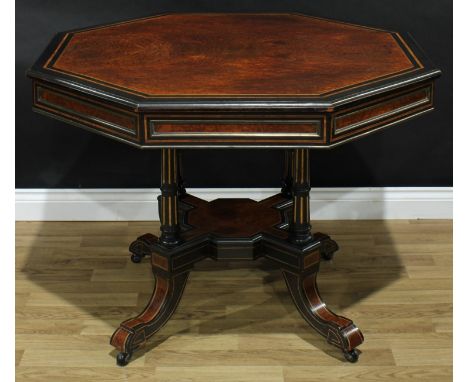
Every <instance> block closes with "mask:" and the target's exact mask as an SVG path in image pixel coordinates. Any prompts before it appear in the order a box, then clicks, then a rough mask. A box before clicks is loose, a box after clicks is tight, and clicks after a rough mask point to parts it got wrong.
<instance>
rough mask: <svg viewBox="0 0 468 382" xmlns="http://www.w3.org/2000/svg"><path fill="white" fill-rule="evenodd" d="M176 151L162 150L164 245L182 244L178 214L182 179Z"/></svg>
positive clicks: (161, 197)
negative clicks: (180, 180) (180, 181)
mask: <svg viewBox="0 0 468 382" xmlns="http://www.w3.org/2000/svg"><path fill="white" fill-rule="evenodd" d="M178 159H179V158H178V155H177V150H176V149H162V150H161V196H160V197H159V198H158V206H159V217H160V221H161V236H160V237H159V241H160V242H161V244H164V245H168V246H171V245H176V244H178V243H179V242H180V237H179V234H180V226H179V216H178V215H179V214H178V194H179V179H180V178H181V175H180V171H179V166H178Z"/></svg>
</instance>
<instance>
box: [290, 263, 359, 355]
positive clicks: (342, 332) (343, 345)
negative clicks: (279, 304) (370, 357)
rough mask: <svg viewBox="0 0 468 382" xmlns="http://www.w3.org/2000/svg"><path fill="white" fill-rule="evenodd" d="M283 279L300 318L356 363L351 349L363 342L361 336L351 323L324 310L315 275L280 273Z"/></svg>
mask: <svg viewBox="0 0 468 382" xmlns="http://www.w3.org/2000/svg"><path fill="white" fill-rule="evenodd" d="M283 276H284V278H285V280H286V284H287V286H288V289H289V292H290V293H291V296H292V299H293V301H294V303H295V304H296V307H297V309H298V310H299V312H300V313H301V314H302V316H303V317H304V319H305V320H306V321H307V322H308V323H309V324H310V325H311V326H312V327H313V328H314V329H315V330H316V331H317V332H318V333H320V334H321V335H322V336H324V337H325V338H326V339H327V341H328V342H329V343H330V344H332V345H334V346H336V347H338V348H340V349H341V350H342V351H343V353H344V356H345V358H346V359H347V360H348V361H350V362H356V361H357V360H358V353H357V352H356V350H355V348H356V347H357V346H358V345H360V344H361V343H362V342H363V341H364V336H363V335H362V333H361V331H360V330H359V329H358V328H357V327H356V326H355V325H354V324H353V322H352V321H351V320H349V319H347V318H345V317H341V316H337V315H336V314H335V313H333V312H332V311H330V310H329V309H328V308H327V306H326V305H325V303H324V302H323V301H322V299H321V297H320V293H319V291H318V289H317V281H316V279H317V272H312V273H308V274H305V275H301V274H293V273H290V272H287V271H283Z"/></svg>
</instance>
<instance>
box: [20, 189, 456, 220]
mask: <svg viewBox="0 0 468 382" xmlns="http://www.w3.org/2000/svg"><path fill="white" fill-rule="evenodd" d="M187 191H188V192H189V193H191V194H193V195H195V196H198V197H200V198H202V199H206V200H213V199H216V198H251V199H254V200H260V199H263V198H266V197H268V196H270V195H273V194H275V193H277V192H278V191H279V190H278V189H272V188H271V189H270V188H268V189H267V188H256V189H251V188H240V189H239V188H234V189H232V188H231V189H225V188H211V189H204V188H203V189H201V188H197V189H188V190H187ZM158 195H159V189H17V190H16V220H18V221H19V220H22V221H24V220H29V221H38V220H43V221H54V220H55V221H70V220H76V221H121V220H124V221H125V220H140V221H143V220H150V221H151V220H159V216H158V213H157V201H156V197H157V196H158ZM310 197H311V207H310V211H311V219H313V220H330V219H337V220H339V219H452V188H451V187H430V188H428V187H423V188H407V187H383V188H315V189H312V190H311V194H310Z"/></svg>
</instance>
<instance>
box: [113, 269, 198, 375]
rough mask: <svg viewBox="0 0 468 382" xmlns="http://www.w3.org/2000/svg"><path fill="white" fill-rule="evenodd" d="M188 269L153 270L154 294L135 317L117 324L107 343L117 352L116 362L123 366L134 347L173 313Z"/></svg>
mask: <svg viewBox="0 0 468 382" xmlns="http://www.w3.org/2000/svg"><path fill="white" fill-rule="evenodd" d="M188 275H189V272H184V273H181V274H179V275H177V276H163V275H159V274H158V275H156V274H155V285H154V290H153V295H152V296H151V298H150V301H149V303H148V305H147V306H146V308H145V309H144V310H143V312H142V313H140V314H139V315H138V316H137V317H134V318H130V319H129V320H126V321H124V322H122V323H121V324H120V327H119V328H118V329H117V330H116V331H115V332H114V334H113V335H112V337H111V340H110V343H111V345H113V346H114V347H115V348H116V349H117V350H118V351H119V352H120V353H119V355H118V356H117V364H118V365H119V366H125V365H126V364H127V363H128V362H129V361H130V358H131V356H132V353H133V351H134V350H135V349H137V348H138V347H140V346H141V345H142V344H144V343H145V342H146V340H147V339H148V338H149V337H151V336H152V335H153V334H154V333H156V332H157V331H158V330H159V329H161V328H162V327H163V326H164V324H165V323H166V322H167V320H168V319H169V318H170V317H171V316H172V314H173V313H174V311H175V309H176V307H177V305H178V303H179V300H180V298H181V296H182V293H183V291H184V287H185V283H186V281H187V278H188Z"/></svg>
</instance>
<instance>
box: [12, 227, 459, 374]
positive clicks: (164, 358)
mask: <svg viewBox="0 0 468 382" xmlns="http://www.w3.org/2000/svg"><path fill="white" fill-rule="evenodd" d="M313 227H314V230H318V231H324V232H328V233H330V234H331V235H332V236H333V238H335V239H336V240H337V241H338V242H339V245H340V250H339V251H338V252H337V253H336V255H335V258H334V259H333V262H331V263H326V262H325V263H322V265H321V270H320V277H319V279H318V283H319V287H320V289H321V294H322V297H323V298H324V300H326V301H327V303H328V305H329V306H330V307H331V308H334V309H336V310H339V311H340V313H342V314H344V315H349V316H351V317H353V320H354V321H355V322H356V324H358V325H360V326H361V327H363V328H365V329H366V332H365V336H366V341H365V342H364V343H363V344H362V345H361V346H360V349H361V350H362V354H361V356H360V358H359V363H357V364H349V363H348V362H346V361H344V359H343V357H342V355H341V352H340V350H339V349H335V348H334V347H331V346H329V345H328V344H326V343H325V342H324V341H323V338H322V337H321V336H319V335H318V334H317V333H315V332H314V331H312V330H311V328H310V327H309V325H308V324H307V323H306V322H305V321H304V319H303V318H302V317H301V315H300V314H299V312H298V311H297V309H296V308H295V306H294V304H293V302H292V301H291V299H290V298H289V296H288V292H287V288H286V285H285V283H284V280H283V278H282V276H281V272H280V271H279V270H278V269H277V268H276V267H275V266H272V265H271V264H269V263H268V262H267V261H263V260H262V261H259V262H253V261H243V262H238V261H237V262H220V261H219V262H214V261H210V260H206V261H203V262H201V263H198V264H197V265H196V266H195V269H194V270H193V271H192V272H191V274H190V278H189V280H188V283H187V286H186V289H185V294H184V295H183V296H182V299H181V302H180V305H179V307H178V309H177V310H176V312H175V314H174V316H173V318H172V319H171V320H170V321H169V322H168V323H167V325H166V326H165V327H164V328H163V329H162V330H161V331H160V332H158V333H157V334H156V335H155V336H154V337H152V338H151V339H150V340H149V341H148V343H147V344H146V349H151V351H146V352H141V353H138V352H136V353H135V354H134V358H133V360H132V362H131V363H130V364H129V365H128V366H127V367H125V368H118V367H116V366H115V351H114V350H113V349H112V347H111V346H110V345H109V337H110V335H111V334H112V332H113V331H114V329H115V327H116V326H117V325H118V324H119V323H120V321H121V319H122V317H131V316H132V315H134V314H135V312H139V311H141V310H143V309H144V307H145V304H146V302H147V300H148V297H149V291H151V288H152V287H153V282H154V278H153V275H152V273H151V267H150V266H149V259H145V260H143V262H142V263H141V264H133V263H132V262H131V261H130V256H128V251H127V248H128V244H129V243H130V242H131V241H132V240H134V238H135V237H137V236H139V235H141V234H143V233H146V232H158V231H159V225H158V224H155V223H154V222H131V223H128V222H99V223H97V222H92V223H90V222H84V223H81V222H18V223H17V224H16V291H15V292H16V380H17V381H18V382H23V381H24V382H26V381H35V382H64V381H73V382H78V381H83V382H85V381H86V382H92V381H99V382H101V381H138V382H140V381H143V380H155V381H168V382H180V381H185V380H187V381H193V382H206V381H213V382H218V381H226V382H240V381H242V382H310V381H327V382H335V381H336V382H343V381H353V382H355V381H379V382H390V381H395V382H410V381H411V382H432V381H437V382H449V381H452V306H453V304H452V266H453V264H452V222H451V221H441V220H418V221H415V220H411V221H408V220H397V221H354V222H353V224H349V221H319V222H313Z"/></svg>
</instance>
